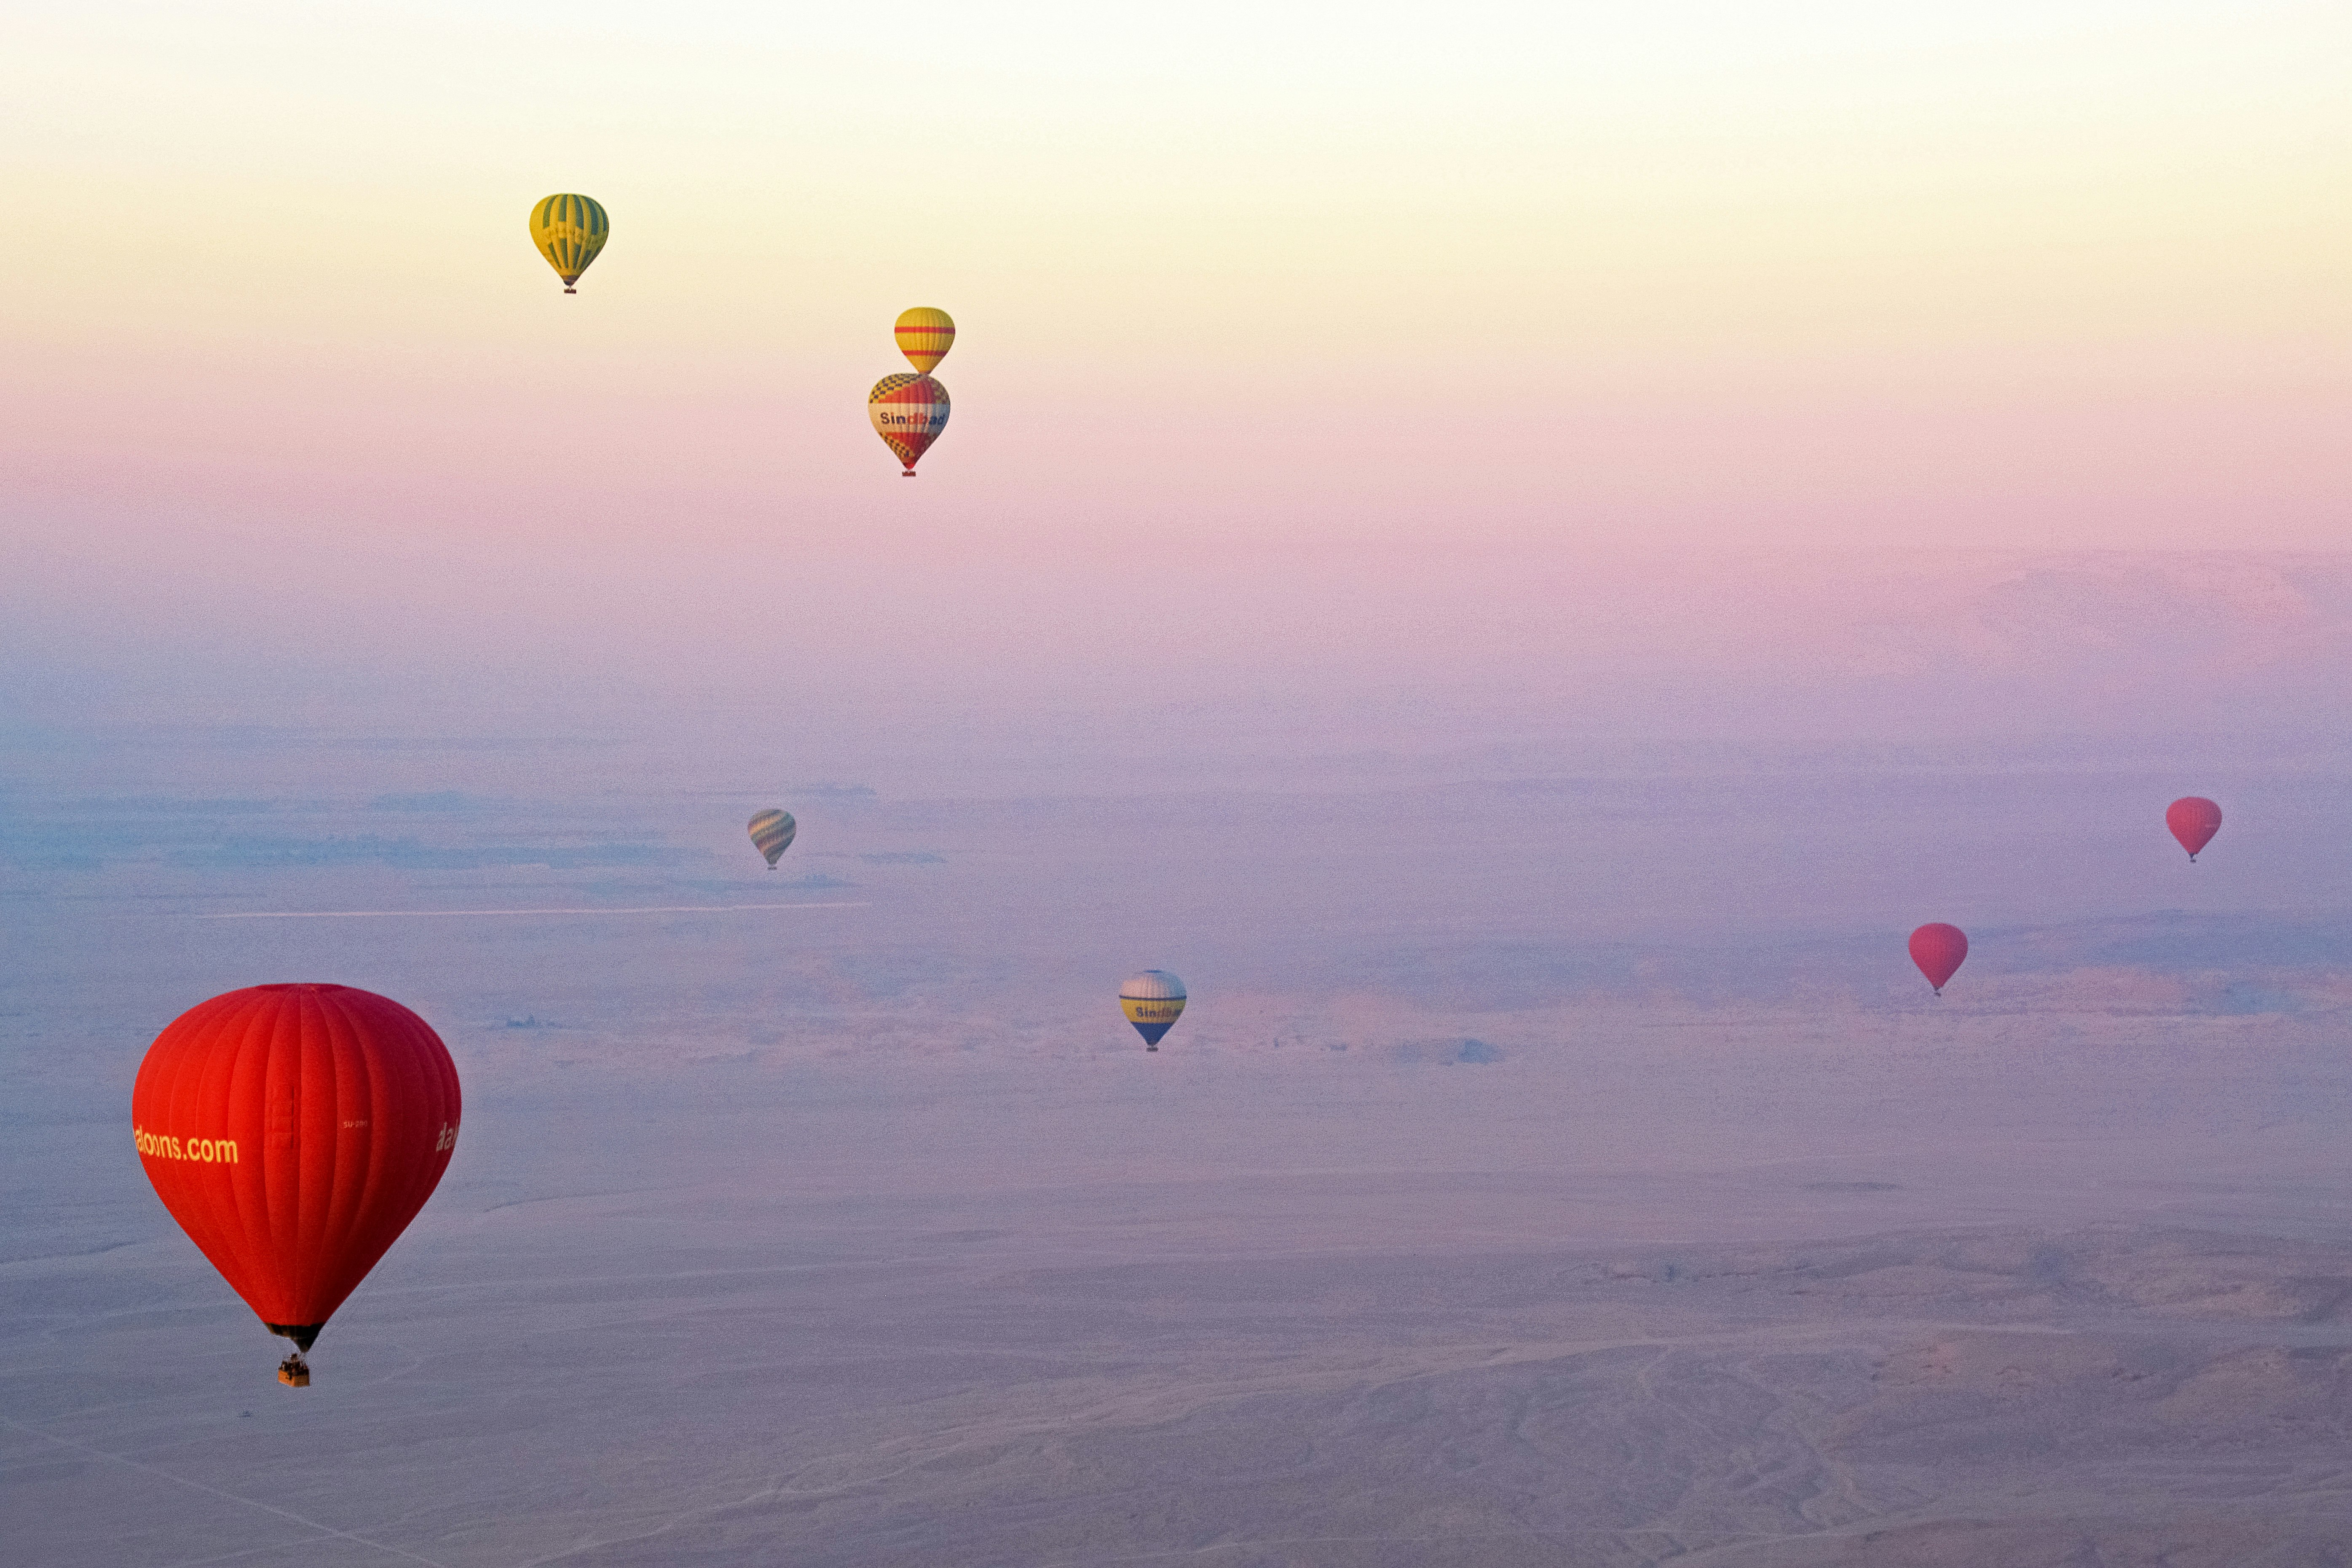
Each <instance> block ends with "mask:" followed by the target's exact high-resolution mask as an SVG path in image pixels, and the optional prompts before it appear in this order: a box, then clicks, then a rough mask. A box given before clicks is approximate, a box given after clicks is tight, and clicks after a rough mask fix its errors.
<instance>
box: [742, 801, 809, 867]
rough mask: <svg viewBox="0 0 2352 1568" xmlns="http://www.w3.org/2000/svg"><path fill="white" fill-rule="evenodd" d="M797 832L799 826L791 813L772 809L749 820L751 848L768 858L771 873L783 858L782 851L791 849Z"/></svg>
mask: <svg viewBox="0 0 2352 1568" xmlns="http://www.w3.org/2000/svg"><path fill="white" fill-rule="evenodd" d="M799 831H800V824H799V823H797V822H794V821H793V814H792V813H791V812H789V811H777V810H774V809H770V810H767V811H763V812H761V813H760V815H759V816H755V817H753V818H752V819H751V847H752V848H754V849H757V850H758V851H759V852H760V853H761V854H762V855H765V856H766V857H767V858H768V869H769V870H771V871H772V870H774V869H775V868H776V862H777V861H779V860H781V859H782V858H784V851H785V850H787V849H789V848H791V847H793V834H795V833H797V832H799Z"/></svg>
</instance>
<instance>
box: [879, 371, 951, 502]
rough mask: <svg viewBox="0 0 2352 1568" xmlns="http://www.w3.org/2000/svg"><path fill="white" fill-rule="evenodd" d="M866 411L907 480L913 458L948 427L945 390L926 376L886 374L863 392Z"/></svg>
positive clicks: (925, 450)
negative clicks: (893, 454) (895, 457)
mask: <svg viewBox="0 0 2352 1568" xmlns="http://www.w3.org/2000/svg"><path fill="white" fill-rule="evenodd" d="M866 416H867V417H868V418H870V419H872V420H873V421H874V431H875V434H876V435H878V436H880V437H882V440H883V444H884V445H886V446H887V447H889V448H890V450H892V451H893V452H896V453H897V454H898V461H900V462H902V463H904V464H906V465H907V472H906V477H907V478H908V479H913V478H914V477H915V463H916V461H917V459H919V458H921V457H922V455H923V454H924V453H925V452H927V451H929V449H930V446H931V443H932V442H934V441H936V440H938V439H939V438H940V431H942V430H944V429H946V428H947V427H948V389H947V388H946V387H944V386H941V385H940V384H939V383H938V382H936V381H933V380H932V379H931V378H930V377H929V376H928V375H907V374H898V375H886V376H884V377H883V378H882V379H881V380H879V381H877V382H876V383H875V384H874V390H873V391H871V392H869V393H867V394H866Z"/></svg>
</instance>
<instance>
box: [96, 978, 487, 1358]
mask: <svg viewBox="0 0 2352 1568" xmlns="http://www.w3.org/2000/svg"><path fill="white" fill-rule="evenodd" d="M457 1122H458V1094H457V1067H456V1065H455V1064H454V1063H452V1062H451V1061H450V1060H449V1052H448V1050H447V1049H446V1047H444V1046H443V1045H442V1044H441V1039H440V1037H439V1036H437V1035H436V1034H435V1033H434V1032H433V1030H432V1028H431V1027H430V1026H428V1025H426V1023H425V1020H424V1019H422V1018H420V1017H418V1016H416V1015H415V1014H414V1013H412V1012H410V1011H409V1010H408V1009H407V1008H405V1007H404V1006H402V1005H400V1004H399V1003H397V1002H394V1001H392V1000H390V999H388V998H386V997H383V996H378V995H375V994H373V993H372V992H367V991H355V990H353V989H352V988H351V987H350V986H348V985H255V986H249V987H247V989H245V990H243V991H231V992H229V993H227V994H226V995H221V996H215V997H214V998H213V999H212V1000H211V1001H209V1002H200V1003H198V1004H197V1005H195V1006H194V1007H191V1008H189V1009H188V1010H187V1011H186V1012H184V1013H183V1014H181V1015H180V1016H178V1017H177V1018H174V1019H173V1021H172V1023H171V1025H170V1026H168V1027H167V1028H165V1029H164V1031H163V1033H162V1034H161V1035H158V1036H157V1037H155V1043H154V1044H153V1045H152V1046H150V1047H148V1048H147V1057H146V1059H145V1060H144V1061H142V1062H141V1063H140V1064H139V1077H138V1079H137V1081H136V1082H135V1083H133V1085H132V1086H131V1142H133V1143H135V1144H136V1145H137V1146H138V1150H139V1161H140V1163H141V1165H142V1166H143V1167H144V1168H145V1170H146V1172H147V1179H148V1180H149V1181H150V1182H152V1183H153V1184H155V1195H156V1196H157V1197H159V1198H162V1199H163V1206H164V1207H165V1208H166V1209H168V1210H170V1211H171V1214H172V1217H173V1219H175V1220H177V1221H179V1222H180V1228H181V1229H183V1230H184V1231H186V1232H187V1233H188V1239H189V1240H191V1241H193V1242H194V1243H195V1244H196V1247H197V1250H199V1251H201V1252H202V1253H203V1254H204V1255H205V1257H206V1258H210V1259H211V1260H212V1265H213V1267H214V1268H217V1269H219V1270H220V1271H221V1275H222V1277H223V1278H225V1279H227V1281H228V1282H229V1286H230V1288H231V1289H234V1290H236V1293H237V1294H238V1295H240V1296H242V1297H244V1298H245V1300H246V1304H247V1306H249V1307H251V1308H252V1309H253V1310H255V1311H256V1312H257V1313H259V1314H260V1315H261V1321H262V1322H263V1324H264V1325H265V1326H267V1327H268V1330H269V1331H270V1332H271V1333H273V1334H282V1335H284V1336H285V1337H286V1338H288V1339H289V1340H292V1341H293V1342H294V1354H293V1355H291V1356H289V1357H288V1358H287V1360H286V1362H285V1363H284V1364H283V1365H282V1366H280V1368H279V1369H278V1377H279V1381H281V1382H285V1383H290V1384H295V1385H296V1386H297V1387H300V1386H305V1385H307V1384H308V1383H309V1381H310V1368H309V1367H308V1366H307V1365H306V1364H305V1363H303V1361H302V1357H301V1352H304V1351H307V1350H309V1349H310V1342H312V1341H313V1340H315V1339H317V1338H318V1337H319V1331H320V1329H322V1328H324V1327H325V1326H326V1323H327V1319H328V1318H329V1317H330V1316H331V1315H332V1314H333V1312H334V1310H335V1309H336V1308H337V1307H340V1306H341V1305H342V1302H343V1298H345V1297H346V1296H349V1295H350V1294H351V1293H352V1289H354V1288H356V1287H357V1286H358V1284H359V1282H360V1281H361V1280H362V1279H365V1278H366V1277H367V1272H368V1270H369V1269H371V1268H374V1267H375V1262H376V1259H377V1258H382V1257H383V1255H384V1252H385V1250H386V1249H387V1248H389V1247H391V1246H392V1244H393V1242H394V1241H395V1240H396V1239H398V1238H399V1236H400V1233H401V1232H402V1231H403V1230H404V1229H406V1228H407V1226H408V1222H409V1221H410V1220H411V1219H413V1218H415V1215H416V1211H417V1210H418V1209H420V1208H422V1207H424V1206H425V1199H426V1198H428V1197H430V1196H432V1195H433V1189H434V1187H435V1186H436V1184H438V1183H439V1182H440V1180H441V1173H442V1172H443V1171H445V1170H446V1169H448V1166H449V1156H450V1152H451V1151H452V1150H454V1149H455V1148H456V1147H457Z"/></svg>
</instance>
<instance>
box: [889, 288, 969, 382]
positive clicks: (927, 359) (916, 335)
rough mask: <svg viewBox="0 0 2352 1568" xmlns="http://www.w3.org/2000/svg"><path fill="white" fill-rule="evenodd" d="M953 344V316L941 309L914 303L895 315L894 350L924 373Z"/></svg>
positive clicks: (944, 356)
mask: <svg viewBox="0 0 2352 1568" xmlns="http://www.w3.org/2000/svg"><path fill="white" fill-rule="evenodd" d="M954 346H955V318H954V317H952V316H950V315H949V314H948V313H947V312H946V311H945V310H932V309H931V308H930V307H929V305H918V306H916V307H915V308H914V309H913V310H908V311H906V312H904V313H902V314H901V315H900V316H899V317H898V352H899V353H902V354H905V355H906V356H907V363H909V364H911V365H913V366H914V367H915V368H916V369H917V370H919V371H921V372H922V373H923V374H925V375H929V374H931V372H933V371H935V370H937V369H938V368H939V367H940V361H941V360H943V359H945V358H947V357H948V350H949V349H950V348H952V347H954Z"/></svg>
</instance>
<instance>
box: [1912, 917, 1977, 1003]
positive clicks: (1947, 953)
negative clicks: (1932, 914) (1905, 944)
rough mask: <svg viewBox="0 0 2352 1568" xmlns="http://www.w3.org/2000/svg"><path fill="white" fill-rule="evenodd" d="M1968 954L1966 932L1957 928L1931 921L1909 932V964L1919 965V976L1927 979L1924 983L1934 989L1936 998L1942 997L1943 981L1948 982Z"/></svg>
mask: <svg viewBox="0 0 2352 1568" xmlns="http://www.w3.org/2000/svg"><path fill="white" fill-rule="evenodd" d="M1968 955H1969V933H1968V932H1966V931H1962V930H1961V929H1960V928H1959V927H1958V926H1948V925H1946V924H1944V923H1943V921H1930V922H1929V923H1927V925H1923V926H1921V927H1920V928H1919V929H1918V930H1917V931H1913V932H1912V933H1911V962H1912V963H1916V964H1917V965H1918V966H1919V973H1922V974H1924V975H1926V976H1927V984H1930V985H1932V986H1934V987H1935V988H1936V994H1937V995H1938V996H1941V995H1942V994H1944V984H1945V982H1947V981H1948V980H1949V979H1951V977H1952V972H1953V971H1954V970H1957V969H1958V968H1959V966H1960V961H1961V960H1962V959H1964V958H1966V957H1968Z"/></svg>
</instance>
